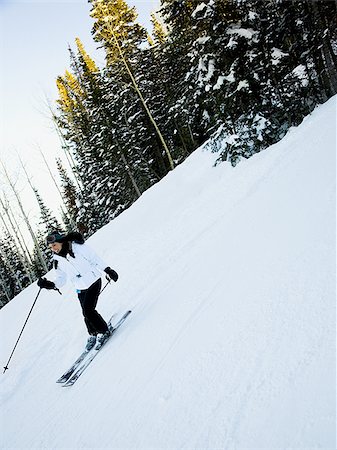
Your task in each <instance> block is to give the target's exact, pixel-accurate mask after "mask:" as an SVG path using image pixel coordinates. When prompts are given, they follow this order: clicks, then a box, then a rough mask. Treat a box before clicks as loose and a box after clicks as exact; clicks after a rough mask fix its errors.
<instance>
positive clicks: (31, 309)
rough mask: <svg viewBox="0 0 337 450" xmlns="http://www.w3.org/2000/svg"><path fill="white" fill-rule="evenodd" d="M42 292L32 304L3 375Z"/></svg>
mask: <svg viewBox="0 0 337 450" xmlns="http://www.w3.org/2000/svg"><path fill="white" fill-rule="evenodd" d="M40 292H41V288H40V289H39V292H38V293H37V296H36V297H35V300H34V303H33V304H32V307H31V308H30V311H29V314H28V316H27V319H26V321H25V323H24V325H23V327H22V330H21V333H20V334H19V337H18V340H17V341H16V344H15V345H14V348H13V351H12V353H11V356H10V357H9V360H8V361H7V364H6V365H5V367H4V371H3V373H5V372H6V370H8V364H9V362H10V360H11V359H12V356H13V354H14V352H15V349H16V346H17V345H18V343H19V340H20V338H21V336H22V333H23V330H24V329H25V326H26V325H27V322H28V319H29V316H30V315H31V313H32V311H33V308H34V306H35V303H36V300H37V299H38V296H39V295H40Z"/></svg>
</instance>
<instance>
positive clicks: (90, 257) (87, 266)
mask: <svg viewBox="0 0 337 450" xmlns="http://www.w3.org/2000/svg"><path fill="white" fill-rule="evenodd" d="M72 252H73V254H74V256H75V258H73V257H72V256H70V255H69V253H68V254H67V256H66V257H63V256H59V255H57V254H54V256H53V259H54V261H55V263H54V264H53V266H54V274H53V275H54V280H53V281H54V283H55V286H56V287H57V288H58V289H59V288H61V287H62V286H64V285H65V283H66V282H67V280H69V281H70V282H71V283H72V284H73V286H74V287H75V289H76V290H80V291H81V290H84V289H88V288H89V287H90V286H91V285H92V284H93V283H94V282H95V281H97V280H98V279H99V278H101V276H102V273H103V272H104V269H105V268H106V267H108V264H106V263H105V262H104V261H103V260H102V259H101V258H100V257H99V256H98V255H97V254H96V253H95V252H94V251H93V250H92V249H91V248H90V247H88V245H87V244H76V243H75V242H72Z"/></svg>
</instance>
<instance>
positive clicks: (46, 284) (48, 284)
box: [37, 278, 56, 289]
mask: <svg viewBox="0 0 337 450" xmlns="http://www.w3.org/2000/svg"><path fill="white" fill-rule="evenodd" d="M37 285H38V286H39V287H40V288H41V289H56V286H55V283H53V282H52V281H49V280H47V278H39V279H38V282H37Z"/></svg>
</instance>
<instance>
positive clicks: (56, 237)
mask: <svg viewBox="0 0 337 450" xmlns="http://www.w3.org/2000/svg"><path fill="white" fill-rule="evenodd" d="M62 238H63V236H62V235H61V234H59V233H53V234H48V236H47V237H46V243H47V245H49V244H54V242H60V240H61V239H62Z"/></svg>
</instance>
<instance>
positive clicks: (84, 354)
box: [56, 314, 115, 383]
mask: <svg viewBox="0 0 337 450" xmlns="http://www.w3.org/2000/svg"><path fill="white" fill-rule="evenodd" d="M114 317H115V314H113V315H112V316H111V317H110V319H109V321H108V327H109V329H110V328H111V327H112V323H111V321H112V319H113V318H114ZM93 349H94V348H92V349H90V350H85V349H84V350H83V352H82V353H81V354H80V356H79V357H78V358H77V359H76V361H75V362H74V363H73V364H72V366H71V367H69V369H68V370H67V371H66V372H64V374H63V375H62V376H60V378H59V379H58V380H57V381H56V383H65V382H66V381H68V380H69V378H70V377H71V375H72V374H73V373H74V372H75V371H76V370H77V368H78V367H79V366H80V364H81V363H82V361H84V360H85V359H86V357H87V356H88V355H89V354H90V353H91V351H92V350H93Z"/></svg>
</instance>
